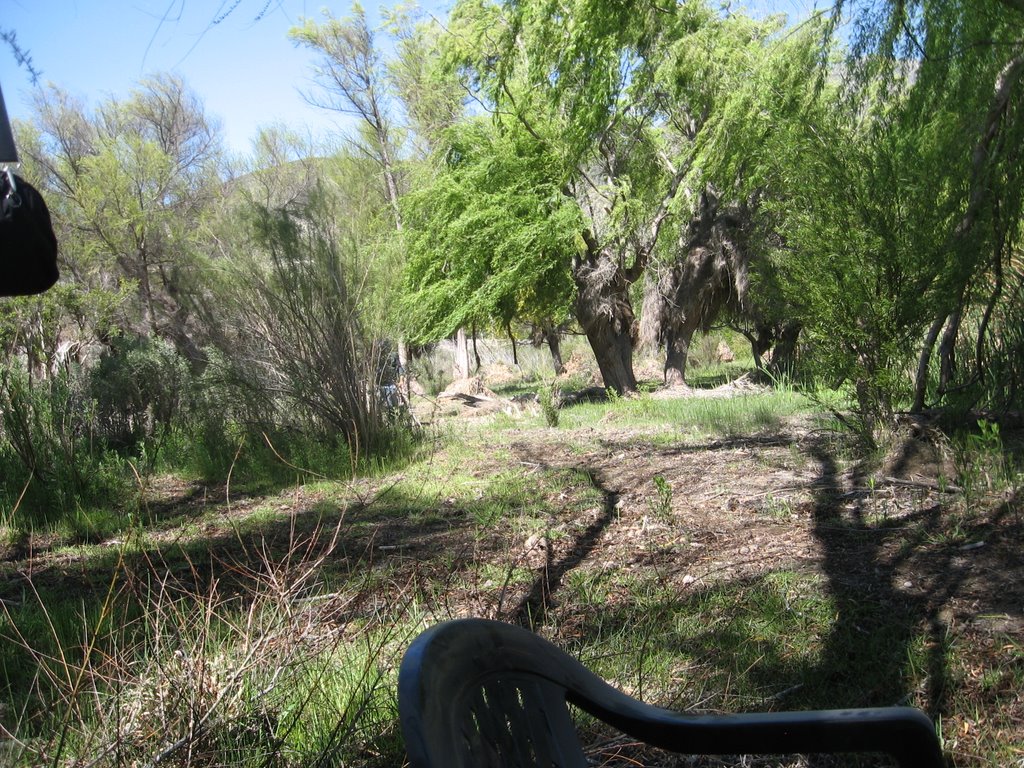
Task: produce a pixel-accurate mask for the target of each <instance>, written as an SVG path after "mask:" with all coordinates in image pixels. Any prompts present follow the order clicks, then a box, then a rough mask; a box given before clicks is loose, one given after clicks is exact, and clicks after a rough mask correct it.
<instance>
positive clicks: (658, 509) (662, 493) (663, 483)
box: [649, 475, 672, 520]
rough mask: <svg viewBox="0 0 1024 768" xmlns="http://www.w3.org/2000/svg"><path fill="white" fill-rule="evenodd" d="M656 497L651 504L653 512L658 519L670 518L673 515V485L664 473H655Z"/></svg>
mask: <svg viewBox="0 0 1024 768" xmlns="http://www.w3.org/2000/svg"><path fill="white" fill-rule="evenodd" d="M652 482H653V483H654V498H653V499H651V500H650V502H649V505H650V509H651V514H652V515H653V516H654V517H655V518H656V519H658V520H669V519H671V517H672V485H671V483H669V481H668V480H666V479H665V476H664V475H655V476H654V479H653V481H652Z"/></svg>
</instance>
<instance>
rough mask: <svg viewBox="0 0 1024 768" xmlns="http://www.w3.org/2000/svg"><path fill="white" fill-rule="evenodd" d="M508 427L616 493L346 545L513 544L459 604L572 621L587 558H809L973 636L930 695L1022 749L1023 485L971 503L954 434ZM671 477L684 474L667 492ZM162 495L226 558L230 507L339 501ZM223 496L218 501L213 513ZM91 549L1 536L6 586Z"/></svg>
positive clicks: (232, 541)
mask: <svg viewBox="0 0 1024 768" xmlns="http://www.w3.org/2000/svg"><path fill="white" fill-rule="evenodd" d="M751 386H753V385H750V384H749V383H744V382H741V383H740V384H733V385H730V387H731V388H726V389H720V390H716V391H712V392H711V393H707V392H704V393H701V392H695V391H693V390H689V389H687V388H677V389H673V390H663V391H660V392H658V393H657V394H656V395H655V396H657V397H694V396H716V397H727V396H731V395H732V394H736V393H738V392H743V391H749V389H750V387H751ZM454 395H456V396H453V397H447V398H444V399H439V400H434V401H431V403H428V404H427V406H426V407H425V409H424V410H423V411H422V412H421V414H420V415H421V418H423V419H433V420H434V421H435V422H436V421H444V422H446V423H447V424H448V426H449V427H450V426H451V423H452V422H453V421H454V422H455V423H459V421H460V420H466V419H479V418H493V416H494V414H496V413H504V414H510V415H512V416H513V418H514V417H515V416H516V415H518V414H521V413H523V412H528V411H530V410H531V409H534V408H536V405H535V404H533V403H530V402H514V401H512V400H511V399H509V398H503V397H501V396H499V395H496V394H494V392H492V391H490V390H487V389H486V388H479V387H469V388H462V389H461V390H458V389H457V390H455V391H454ZM459 395H462V396H459ZM488 434H492V435H495V434H498V433H497V431H493V432H490V433H488ZM501 434H502V435H507V436H508V439H507V441H505V442H492V443H490V444H487V443H482V444H481V445H480V450H479V452H478V455H477V456H476V458H475V459H474V471H475V472H476V473H477V474H478V476H486V475H488V474H489V473H492V472H500V471H505V470H507V469H508V468H509V466H510V465H512V466H515V467H516V468H517V469H518V470H520V471H522V472H523V473H524V476H525V479H526V481H527V482H528V481H529V477H530V476H531V473H543V472H547V471H550V470H565V471H567V472H574V473H576V474H577V476H579V477H581V478H583V479H582V480H581V481H580V484H579V487H578V488H572V487H569V488H567V489H566V490H565V491H564V494H566V495H567V499H568V498H569V497H574V496H576V495H586V494H590V497H593V498H595V499H596V498H599V499H600V501H599V502H595V503H594V504H592V506H591V507H590V508H589V509H586V510H585V511H583V512H582V513H581V512H579V511H578V508H577V507H573V509H577V511H575V512H572V513H568V512H567V513H566V515H565V517H563V518H556V519H554V520H552V521H551V524H550V526H549V528H548V529H547V530H545V531H542V532H537V531H533V532H529V533H526V532H521V531H520V532H516V533H515V534H514V535H515V536H517V537H518V538H517V539H516V540H514V541H512V542H510V541H509V540H508V539H507V538H504V537H503V536H504V535H508V531H503V536H497V535H496V536H495V537H492V538H491V539H485V540H483V541H479V540H471V537H469V536H468V534H466V533H465V531H464V530H463V529H462V527H460V526H456V525H453V524H452V522H451V521H452V520H454V519H457V514H456V513H457V510H454V509H451V508H450V505H446V502H445V501H444V500H439V502H438V504H437V510H436V515H437V520H436V521H435V522H427V523H422V522H421V523H413V522H402V521H393V520H387V521H385V520H380V521H378V522H376V523H374V524H373V525H371V526H370V527H369V528H367V532H366V533H365V534H360V535H362V536H364V538H363V539H361V540H356V539H355V538H354V539H353V540H351V541H348V542H346V544H345V552H346V553H348V552H351V553H360V555H359V556H362V553H366V552H372V553H373V557H374V559H375V562H376V563H378V564H379V563H380V562H381V561H383V560H390V564H391V566H392V568H393V570H392V572H391V576H390V578H391V579H392V583H398V584H404V583H411V582H412V581H414V580H416V579H422V578H423V576H424V572H425V569H429V568H430V567H431V566H430V563H431V562H433V559H435V558H437V557H438V554H439V553H442V552H445V553H453V552H456V553H457V552H464V551H468V550H472V556H473V557H477V558H479V557H484V558H488V557H490V558H493V559H494V560H495V562H497V563H501V564H503V565H504V564H507V563H508V561H509V558H510V557H512V558H515V559H516V560H517V562H518V563H520V564H521V565H522V566H523V567H526V568H529V569H530V572H531V573H532V574H533V575H534V578H533V580H532V581H527V582H524V583H515V584H511V583H510V584H504V585H501V584H499V585H487V584H485V585H483V586H481V585H471V586H470V587H459V588H456V589H453V591H452V592H450V593H449V595H448V597H447V598H446V605H445V611H446V612H447V613H448V614H451V615H469V614H473V615H485V616H490V617H495V618H501V619H504V620H508V621H515V622H520V623H531V624H541V623H543V621H544V619H545V617H551V618H557V619H558V621H557V626H558V627H559V633H560V634H564V636H565V637H569V636H571V635H572V633H573V631H574V624H578V623H579V622H582V621H585V620H586V615H585V613H584V612H582V611H581V610H578V609H577V607H576V606H573V605H569V604H568V603H567V602H565V601H564V600H563V598H562V596H563V594H564V592H565V590H564V589H563V586H564V584H565V581H566V579H567V577H568V575H569V574H570V573H571V572H572V571H574V570H587V569H594V570H599V571H601V572H603V573H614V572H630V571H636V572H647V571H650V570H652V569H653V570H656V571H657V573H658V575H659V577H660V578H661V579H662V580H664V581H665V582H666V583H668V584H670V585H672V587H673V588H674V589H675V590H677V591H678V592H680V593H685V592H687V591H693V592H695V591H698V590H701V589H702V588H705V587H707V586H708V585H712V584H720V583H722V582H725V581H730V580H732V581H743V580H748V579H752V578H757V577H758V576H760V575H762V574H764V573H766V572H768V571H775V570H780V569H788V570H795V571H797V572H800V573H806V574H812V575H815V576H817V577H820V578H821V579H823V580H825V581H826V582H827V583H828V585H829V587H828V588H829V589H830V590H831V591H832V592H833V593H834V594H835V595H836V600H837V605H839V606H840V610H841V609H842V606H844V605H845V604H846V603H845V602H844V601H853V600H854V599H858V600H859V599H865V596H866V598H867V599H871V600H874V601H877V602H878V603H881V604H883V605H891V606H893V610H894V611H901V612H903V613H901V615H905V616H906V617H907V618H906V622H907V623H908V627H907V630H906V631H907V633H908V634H909V633H910V632H911V631H912V630H913V629H914V628H921V627H924V628H926V629H927V631H928V632H929V633H930V637H933V638H935V642H936V643H945V644H952V643H955V644H957V645H958V646H960V647H967V648H973V649H974V650H973V652H972V654H970V659H969V662H968V663H967V664H966V665H965V666H964V667H963V668H957V669H942V670H939V671H937V672H934V673H933V674H931V675H929V682H928V684H927V686H926V690H924V691H920V692H918V695H917V697H916V699H915V702H914V703H917V704H919V705H920V706H923V707H925V708H926V710H927V711H928V712H929V714H931V715H932V716H933V717H939V716H941V717H942V728H943V733H944V736H945V740H946V743H945V748H946V750H947V751H948V752H949V753H951V754H953V755H954V757H955V759H956V762H957V764H958V765H959V764H979V763H977V762H976V761H975V758H973V757H972V756H973V755H976V754H978V753H979V752H980V751H981V746H980V744H981V743H982V742H984V743H986V744H988V745H989V747H987V748H989V749H990V748H991V742H992V741H993V740H1001V741H1002V742H1003V743H1004V744H1006V745H1007V747H1008V750H1009V751H1008V754H1016V755H1017V757H1016V758H1015V759H1018V760H1019V759H1021V757H1024V700H1022V699H1021V697H1020V696H1019V695H1017V694H1013V693H1012V692H1011V693H1008V692H1006V691H1003V690H1001V689H1000V688H999V680H998V679H995V678H993V670H995V671H997V672H998V671H1001V672H1002V673H1004V678H1002V679H1005V680H1015V679H1016V680H1019V679H1020V673H1021V666H1022V665H1024V652H1022V647H1024V551H1022V547H1021V542H1022V540H1024V535H1022V534H1024V510H1022V503H1021V500H1020V499H1019V498H1018V497H1017V496H1015V495H1013V494H1011V493H1008V492H1005V491H1002V490H998V491H996V490H989V489H988V488H987V487H984V488H981V487H979V488H975V489H973V494H974V495H973V497H972V498H971V499H969V500H968V503H965V498H964V493H963V492H962V491H963V489H957V488H955V487H953V486H952V485H951V483H950V482H949V480H948V479H949V478H952V477H955V468H954V467H953V466H952V465H951V454H950V451H949V450H947V449H945V448H944V447H943V443H942V441H941V440H933V439H929V436H927V435H925V436H921V435H912V434H910V433H908V434H906V435H904V436H902V437H901V438H899V439H894V441H893V443H892V447H891V448H890V450H889V452H888V455H887V456H886V458H885V459H883V460H881V461H879V462H876V463H875V464H874V465H873V466H864V465H860V464H857V463H856V462H854V461H853V460H852V459H850V458H848V457H850V456H852V455H853V453H852V451H850V450H849V446H848V445H847V441H846V438H845V437H843V436H842V435H837V434H836V433H834V432H830V431H825V430H822V429H820V428H818V427H817V426H816V425H815V424H814V423H813V422H812V421H811V420H810V419H808V418H806V417H799V418H794V419H793V420H791V421H790V423H789V424H788V425H787V426H786V427H785V428H784V429H781V430H776V431H774V432H772V433H761V434H756V435H751V436H746V437H736V438H723V439H711V440H706V441H704V442H693V443H683V442H680V443H671V444H666V443H665V442H664V441H663V440H659V439H657V435H656V433H655V432H652V431H646V430H642V429H623V428H621V427H620V426H618V425H617V424H616V423H615V421H614V420H610V421H608V422H607V423H605V424H602V425H600V426H599V427H596V428H586V429H581V430H569V429H564V428H563V429H557V428H552V429H543V428H536V427H531V428H530V429H515V428H511V429H506V430H504V431H503V432H501ZM1007 439H1008V440H1009V439H1010V436H1007ZM657 477H660V478H662V479H663V481H664V486H665V487H667V488H669V489H670V493H669V494H667V495H664V496H662V497H660V498H661V500H660V501H659V497H658V496H657V494H656V493H655V492H654V489H655V488H656V481H655V478H657ZM388 485H389V480H388V479H387V478H378V479H375V480H372V481H365V482H363V483H362V484H361V485H358V486H357V487H354V488H353V493H354V495H355V496H356V497H357V498H358V499H359V501H357V502H356V503H354V504H353V505H352V506H351V507H350V508H349V509H348V511H347V512H346V514H347V515H348V516H349V518H350V519H356V518H357V517H358V516H359V515H360V514H361V515H363V516H364V517H365V519H367V520H369V521H370V522H373V520H374V518H373V516H372V511H373V507H374V499H375V498H377V497H378V496H379V497H381V498H383V496H384V495H386V493H387V489H388ZM588 486H589V487H588ZM595 491H596V492H597V495H595V494H594V492H595ZM152 492H153V497H154V498H153V499H152V501H151V508H152V509H154V510H157V512H158V514H157V517H164V516H165V515H169V516H174V517H176V519H177V520H179V521H180V520H181V519H182V518H183V517H184V518H189V517H191V516H200V515H202V524H201V525H200V527H199V528H198V529H197V530H196V531H194V532H193V533H192V534H189V535H191V536H195V537H200V538H204V539H206V540H207V541H219V542H221V543H220V544H219V545H218V546H220V547H221V548H222V551H221V553H220V554H221V559H222V560H227V559H229V558H228V557H227V555H226V554H225V553H226V552H227V550H229V549H230V548H231V547H236V546H239V544H238V543H237V542H238V537H237V535H236V532H235V528H234V527H233V526H234V522H233V521H238V520H241V519H244V517H245V516H246V515H247V514H249V513H250V512H251V510H252V508H253V507H254V506H255V505H256V504H257V503H258V504H260V505H263V506H266V505H268V504H269V505H270V506H271V507H273V506H275V505H276V506H277V507H279V508H280V509H281V510H283V511H288V510H293V511H294V510H309V509H311V508H316V507H317V505H318V504H319V505H320V506H321V507H322V502H323V498H322V497H321V495H320V492H319V491H317V490H315V487H314V488H313V489H310V490H307V489H303V488H299V489H294V488H293V489H289V490H288V491H285V492H283V493H282V494H281V495H280V497H278V498H276V499H270V500H268V499H258V500H257V499H245V498H238V497H230V496H228V495H226V494H225V491H224V489H223V488H221V489H209V488H205V489H204V488H198V487H192V486H188V485H185V484H181V483H176V482H174V481H172V480H166V481H165V482H164V485H163V486H160V487H154V488H153V489H152ZM554 501H555V502H556V503H555V505H554V506H556V507H557V502H558V500H557V499H555V500H554ZM565 506H566V507H569V506H570V505H568V504H566V505H565ZM211 509H216V510H218V511H217V513H216V514H214V515H210V514H209V511H210V510H211ZM310 525H313V524H312V523H310ZM165 535H166V537H167V539H168V540H169V541H170V540H173V541H176V542H181V541H183V540H184V539H183V537H184V536H185V535H184V534H182V533H181V531H180V529H179V528H177V527H174V526H170V525H169V526H168V527H167V530H166V534H165ZM185 538H187V537H185ZM116 543H117V542H106V544H107V545H109V546H113V545H115V544H116ZM76 557H77V556H76V555H75V554H74V552H73V551H68V550H64V551H57V550H50V549H49V547H48V543H47V542H45V541H36V542H33V543H29V542H21V543H19V544H18V545H17V546H9V547H8V548H7V549H6V550H5V551H3V552H0V598H4V599H5V600H8V601H11V600H15V599H16V597H15V594H16V593H18V592H19V591H20V589H21V588H20V586H19V585H20V584H22V583H23V581H24V576H25V575H28V574H31V575H32V576H33V579H34V580H35V582H36V584H37V585H49V586H52V587H60V586H61V585H64V586H66V587H68V588H73V589H83V588H85V586H84V585H85V583H90V584H91V583H102V579H99V578H97V577H96V575H95V574H93V573H90V574H89V575H88V576H86V575H85V574H84V571H83V568H81V567H79V566H80V564H79V563H77V562H76ZM346 557H347V555H346ZM352 557H353V562H354V561H355V559H356V557H357V556H356V555H353V556H352ZM438 567H440V566H438ZM84 578H85V579H87V581H86V582H83V579H84ZM488 586H491V587H492V588H487V587H488ZM851 604H852V602H851ZM910 625H913V626H910ZM888 703H894V704H895V703H900V702H888ZM972 703H973V705H974V707H975V708H974V709H972V708H971V707H970V706H969V704H972ZM858 705H861V703H860V702H851V706H858ZM609 744H611V746H610V747H609V746H608V745H606V748H602V749H603V750H604V751H602V752H600V755H602V757H600V759H601V760H603V761H605V762H606V763H607V764H609V765H610V764H623V765H624V764H626V763H627V762H631V761H634V760H636V758H637V757H638V755H639V752H638V751H637V749H638V748H633V749H632V751H631V749H630V748H624V747H623V744H622V743H621V742H614V743H611V742H609ZM627 746H628V745H627ZM622 753H625V754H626V755H627V758H621V754H622ZM615 755H619V756H620V757H614V756H615ZM613 758H614V759H613ZM616 760H620V762H616ZM633 764H635V763H633ZM687 764H695V763H687ZM744 764H745V765H753V764H754V763H751V762H747V763H744ZM774 764H778V763H774Z"/></svg>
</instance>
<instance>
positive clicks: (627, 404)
mask: <svg viewBox="0 0 1024 768" xmlns="http://www.w3.org/2000/svg"><path fill="white" fill-rule="evenodd" d="M813 410H814V406H813V404H812V403H811V402H810V401H808V400H807V398H806V397H804V396H803V395H800V394H799V393H796V392H792V391H781V392H779V391H770V392H768V393H765V394H751V395H743V396H739V397H729V398H707V397H680V398H655V397H652V396H650V395H638V396H636V397H630V398H621V399H619V400H616V401H615V402H611V403H585V404H581V405H577V406H574V407H572V408H566V409H563V410H562V412H561V421H560V423H561V425H562V426H563V427H566V428H582V427H597V426H599V425H606V424H608V423H611V424H613V425H614V426H615V427H617V428H623V429H627V428H628V429H633V430H643V431H645V432H652V433H655V434H658V435H661V439H662V440H663V441H671V440H678V439H680V438H681V437H686V438H694V439H700V438H704V437H710V436H736V435H749V434H757V433H761V432H766V431H770V430H773V429H779V428H780V427H781V426H782V425H783V424H785V423H787V422H788V420H789V419H790V418H791V417H792V416H793V415H794V414H797V413H802V412H808V413H809V412H811V411H813Z"/></svg>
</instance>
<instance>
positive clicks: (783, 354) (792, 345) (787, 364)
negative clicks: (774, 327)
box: [770, 322, 801, 378]
mask: <svg viewBox="0 0 1024 768" xmlns="http://www.w3.org/2000/svg"><path fill="white" fill-rule="evenodd" d="M800 331H801V327H800V324H799V323H794V322H789V323H786V324H785V325H783V326H782V330H781V331H779V332H778V340H777V341H776V342H775V348H774V349H773V350H772V360H771V366H770V372H771V373H772V375H773V376H776V377H779V376H781V377H785V378H792V377H793V375H794V373H796V353H797V346H796V344H797V341H799V339H800Z"/></svg>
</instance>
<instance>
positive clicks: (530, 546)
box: [524, 533, 548, 552]
mask: <svg viewBox="0 0 1024 768" xmlns="http://www.w3.org/2000/svg"><path fill="white" fill-rule="evenodd" d="M524 547H525V549H526V551H527V552H532V551H533V550H535V549H547V548H548V540H547V539H545V538H544V537H543V536H540V535H539V534H536V533H535V534H533V535H532V536H530V538H528V539H527V540H526V544H525V545H524Z"/></svg>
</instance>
